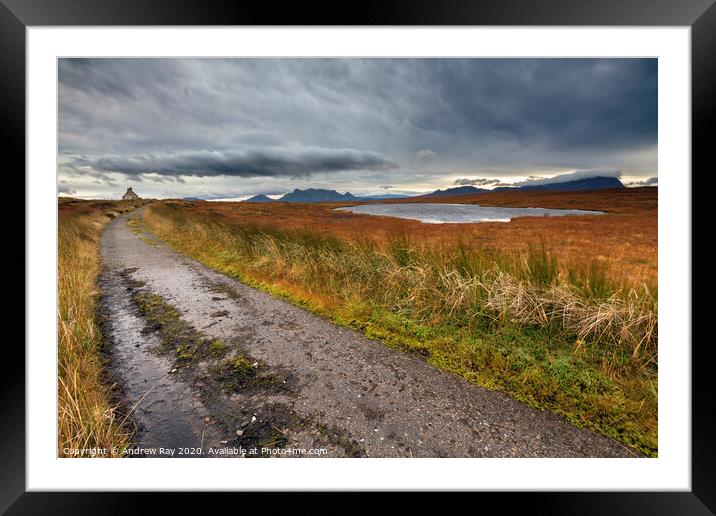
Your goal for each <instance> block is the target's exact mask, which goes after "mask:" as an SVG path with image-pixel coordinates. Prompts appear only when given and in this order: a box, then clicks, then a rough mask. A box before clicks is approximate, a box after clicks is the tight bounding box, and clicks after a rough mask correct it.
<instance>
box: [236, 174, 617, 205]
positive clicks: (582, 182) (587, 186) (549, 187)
mask: <svg viewBox="0 0 716 516" xmlns="http://www.w3.org/2000/svg"><path fill="white" fill-rule="evenodd" d="M604 188H626V187H625V186H624V185H623V184H622V182H621V181H619V179H618V178H616V177H606V176H601V177H589V178H584V179H575V180H573V181H564V182H561V183H559V182H555V183H541V184H525V185H521V186H519V185H518V186H499V187H497V188H494V189H492V190H489V189H487V188H477V187H475V186H456V187H455V188H446V189H445V190H435V191H434V192H432V193H429V194H424V195H420V196H417V197H438V196H445V195H464V194H478V193H489V192H503V191H506V190H537V191H552V192H574V191H578V190H602V189H604ZM405 197H410V196H408V195H400V194H383V195H375V196H366V197H356V196H355V195H353V194H352V193H350V192H346V193H344V194H341V193H338V192H336V191H335V190H326V189H324V188H308V189H306V190H301V189H299V188H296V189H295V190H294V191H293V192H289V193H287V194H285V195H283V196H281V197H279V198H278V199H272V198H270V197H268V196H266V195H263V194H259V195H254V196H253V197H251V198H249V199H246V201H244V202H340V201H359V200H362V201H368V200H379V199H398V198H405Z"/></svg>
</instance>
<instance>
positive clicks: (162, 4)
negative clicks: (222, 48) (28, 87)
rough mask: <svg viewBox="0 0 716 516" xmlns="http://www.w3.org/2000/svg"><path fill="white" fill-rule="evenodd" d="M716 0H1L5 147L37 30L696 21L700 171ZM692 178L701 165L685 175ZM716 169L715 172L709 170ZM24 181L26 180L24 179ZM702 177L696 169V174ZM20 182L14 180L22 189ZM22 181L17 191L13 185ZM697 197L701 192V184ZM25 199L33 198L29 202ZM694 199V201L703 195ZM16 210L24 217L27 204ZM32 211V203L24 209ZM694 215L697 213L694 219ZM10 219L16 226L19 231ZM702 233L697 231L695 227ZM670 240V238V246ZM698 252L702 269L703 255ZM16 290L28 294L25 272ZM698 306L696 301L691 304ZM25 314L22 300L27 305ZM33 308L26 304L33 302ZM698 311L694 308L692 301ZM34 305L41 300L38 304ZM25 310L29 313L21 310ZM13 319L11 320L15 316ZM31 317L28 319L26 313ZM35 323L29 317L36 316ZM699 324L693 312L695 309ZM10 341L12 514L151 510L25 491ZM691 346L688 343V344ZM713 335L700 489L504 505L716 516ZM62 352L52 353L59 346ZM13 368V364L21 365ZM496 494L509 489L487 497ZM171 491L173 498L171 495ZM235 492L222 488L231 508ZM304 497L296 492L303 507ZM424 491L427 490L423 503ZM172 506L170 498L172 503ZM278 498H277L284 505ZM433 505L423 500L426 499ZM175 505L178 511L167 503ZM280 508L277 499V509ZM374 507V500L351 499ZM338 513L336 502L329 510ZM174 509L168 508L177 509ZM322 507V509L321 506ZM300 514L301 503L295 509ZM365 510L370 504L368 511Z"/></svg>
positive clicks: (533, 498) (18, 166) (708, 115)
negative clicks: (350, 0) (279, 1)
mask: <svg viewBox="0 0 716 516" xmlns="http://www.w3.org/2000/svg"><path fill="white" fill-rule="evenodd" d="M715 1H716V0H608V1H597V0H521V1H520V0H490V1H472V2H469V1H460V0H449V1H446V0H442V1H440V2H435V1H430V0H412V1H411V0H391V1H381V2H374V1H367V0H365V1H362V2H360V3H354V4H344V5H340V6H339V5H338V4H336V5H335V6H334V8H332V9H328V8H327V7H325V6H322V5H315V6H311V5H306V4H305V3H290V4H287V5H286V6H281V7H280V8H278V7H277V6H276V5H274V4H271V3H251V4H249V3H238V2H226V1H220V0H217V1H207V0H183V1H181V2H179V1H172V0H144V1H142V0H103V1H99V0H0V77H2V80H0V91H1V92H2V93H1V94H0V113H2V115H1V116H2V128H1V129H0V130H2V131H3V133H4V134H3V136H4V137H3V138H2V140H0V141H2V142H3V147H4V149H5V153H3V154H4V155H5V157H6V160H7V158H10V159H11V163H13V165H9V164H8V165H6V166H7V167H10V166H12V167H14V170H17V171H19V170H24V169H25V59H26V55H25V50H26V48H25V47H26V44H25V30H26V28H27V27H29V26H77V25H79V26H82V25H97V26H111V25H135V26H136V25H143V26H149V25H160V26H161V25H165V26H166V25H187V26H189V25H194V26H196V25H241V26H246V25H447V26H455V25H463V26H464V25H483V26H484V25H544V26H555V25H572V26H690V27H691V44H692V47H691V51H692V55H691V67H692V68H691V73H692V77H691V78H692V169H693V170H701V169H703V170H704V171H705V170H708V168H709V166H712V165H711V163H708V165H707V159H709V158H710V153H709V151H710V147H712V146H713V144H712V142H711V139H710V138H709V137H708V133H709V131H708V129H709V127H710V126H713V125H714V124H713V122H714V113H716V109H715V108H716V58H715V57H714V55H716V44H715V42H716V6H714V2H715ZM684 173H685V174H686V173H690V171H684ZM701 173H705V172H701ZM13 177H14V179H12V178H13ZM691 177H692V184H693V174H692V176H691ZM3 181H4V182H5V183H6V185H5V186H6V188H7V187H9V188H12V189H13V190H14V191H15V192H23V195H22V196H17V195H16V198H17V199H18V202H21V203H22V202H24V198H25V187H24V178H23V179H21V176H20V174H19V173H15V174H10V173H9V172H6V174H5V177H4V178H3ZM13 181H14V184H12V183H13ZM8 183H10V186H8ZM692 192H698V191H694V190H693V187H692ZM20 199H22V200H20ZM692 205H693V201H692ZM15 213H20V211H19V207H18V210H17V211H15ZM23 213H24V209H23ZM692 219H693V217H692ZM5 226H6V227H5V228H4V229H5V231H6V236H9V237H10V239H11V241H12V242H17V247H16V249H23V251H22V252H21V253H20V252H18V251H17V250H16V251H15V252H13V253H9V252H6V253H3V255H2V257H0V262H1V263H2V266H3V267H4V270H6V271H8V270H19V269H20V268H22V269H23V270H25V274H27V270H26V268H25V254H24V253H25V251H24V249H25V247H24V245H23V246H22V247H20V245H19V242H20V241H23V242H24V239H25V227H24V225H23V226H22V227H21V226H20V224H19V223H18V221H13V223H12V224H6V225H5ZM8 226H9V227H8ZM692 234H693V232H692ZM662 244H663V243H662ZM691 253H692V264H693V258H694V257H695V255H694V254H693V249H692V250H691ZM14 277H15V278H14V279H12V278H10V279H9V283H7V284H6V288H10V289H13V290H14V291H15V294H14V298H13V299H17V297H19V296H18V295H17V293H18V292H23V291H24V288H23V287H24V286H21V285H20V284H19V281H20V279H19V275H18V274H15V275H14ZM685 302H689V303H691V300H685ZM15 306H17V307H18V308H15V310H19V306H20V303H19V302H17V303H15ZM22 306H24V303H23V304H22ZM692 306H693V305H692ZM25 309H26V310H32V306H26V307H25ZM18 316H19V314H18ZM8 319H11V317H9V318H8ZM16 319H17V320H19V317H17V318H16ZM25 320H26V319H25ZM692 320H693V316H692ZM18 341H19V340H15V341H14V342H13V343H12V344H11V343H10V341H9V340H8V341H6V342H5V348H6V349H5V350H4V353H3V357H4V361H3V362H4V363H5V367H4V368H3V372H2V374H0V382H1V384H2V391H1V392H0V410H1V411H2V412H1V413H2V416H1V417H0V511H7V513H8V514H64V513H73V514H77V513H82V514H84V513H92V514H109V513H112V514H123V513H130V512H131V513H134V512H138V508H142V507H145V508H146V506H147V503H146V502H147V500H146V498H147V497H148V496H149V495H147V494H137V493H118V492H113V493H91V494H90V493H74V492H73V493H37V492H33V493H26V492H25V491H26V490H25V473H26V467H25V450H26V445H27V443H26V441H25V385H26V384H25V381H26V378H25V367H21V364H23V365H24V364H25V353H24V351H23V350H22V348H21V347H20V346H18V345H17V342H18ZM690 344H691V343H688V342H685V343H684V345H690ZM710 347H711V343H710V342H709V339H706V340H704V341H702V342H698V344H696V345H692V348H691V350H692V462H691V464H692V490H691V491H690V492H643V493H631V492H630V493H626V492H623V493H620V492H616V493H615V492H610V493H596V492H588V493H529V494H515V493H511V494H509V495H508V496H509V502H507V504H506V505H504V506H503V508H510V507H514V505H515V504H518V503H523V502H527V503H529V504H530V506H531V509H530V510H531V511H533V512H537V513H550V514H575V513H578V514H603V513H610V514H642V513H644V514H711V513H712V512H713V511H716V493H715V490H714V486H716V479H715V478H714V471H716V460H715V456H716V446H714V444H715V440H714V436H715V435H716V429H715V428H714V418H713V411H712V410H711V407H712V406H713V401H712V397H713V393H714V389H713V382H712V381H711V376H712V374H711V372H710V369H711V362H710V361H709V360H708V350H709V348H710ZM48 349H51V348H48ZM9 364H13V365H12V366H10V365H9ZM483 496H485V497H497V496H500V497H501V498H502V500H500V503H501V504H505V502H506V501H505V500H504V498H505V496H504V495H497V494H485V495H483ZM165 498H166V497H165ZM225 498H226V497H225V496H223V495H218V496H217V495H213V499H214V500H216V501H218V502H219V503H225V501H226V500H225ZM301 498H302V497H301V496H298V497H296V496H295V495H294V496H293V497H292V498H291V500H292V502H291V503H292V506H300V505H301V504H302V503H303V502H301ZM420 498H421V497H417V499H418V500H420ZM162 503H165V502H164V501H162ZM171 503H179V504H181V505H182V507H183V508H184V509H189V508H191V507H192V506H194V507H196V506H201V507H203V508H205V509H206V508H207V506H206V505H205V503H206V502H204V501H201V500H200V498H199V497H196V496H194V495H191V496H190V495H189V494H188V493H174V494H172V496H171ZM272 503H275V502H272ZM421 503H422V502H421ZM167 507H168V506H167ZM275 507H276V506H275ZM349 507H353V508H357V509H360V507H363V509H364V510H367V509H368V508H369V507H370V504H368V503H365V504H363V503H357V504H353V505H351V504H347V506H346V509H345V510H343V511H342V512H348V510H349ZM328 509H329V510H330V508H328ZM167 510H168V509H167ZM316 510H319V511H320V508H317V507H316V506H315V503H312V504H311V512H316ZM291 512H292V513H295V512H296V510H292V511H291ZM361 512H362V511H361Z"/></svg>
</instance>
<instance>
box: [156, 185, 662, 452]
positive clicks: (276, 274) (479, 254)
mask: <svg viewBox="0 0 716 516" xmlns="http://www.w3.org/2000/svg"><path fill="white" fill-rule="evenodd" d="M648 192H653V191H651V190H649V191H648ZM559 195H560V196H561V197H559V198H558V197H554V198H550V199H545V200H543V202H540V205H546V206H549V203H550V202H552V203H553V204H552V206H550V207H574V206H573V205H571V206H570V205H569V204H570V202H574V201H573V200H572V199H571V198H570V195H569V194H559ZM614 195H616V194H614ZM618 195H620V196H621V197H618V198H616V197H613V194H612V193H607V194H603V197H602V198H599V197H597V196H596V195H595V196H593V197H589V195H588V194H584V193H580V194H579V196H581V197H582V200H583V201H584V200H586V202H585V204H587V205H585V206H583V207H585V208H591V209H604V210H606V211H611V212H612V213H613V215H609V222H608V223H606V224H605V223H604V221H603V220H601V221H599V222H598V223H597V222H595V221H594V220H595V219H597V217H571V219H572V222H573V225H572V226H568V225H566V223H565V221H564V219H557V218H554V219H551V220H548V219H542V218H539V219H521V220H518V221H514V222H513V223H510V224H509V225H504V224H502V225H500V224H480V225H466V226H467V227H466V226H457V225H443V226H442V227H440V228H439V230H438V229H436V228H435V226H431V225H424V224H419V223H412V222H411V221H396V220H394V219H386V218H377V217H366V216H360V215H353V214H346V213H343V212H334V211H332V210H331V208H333V207H334V206H335V205H334V206H316V205H313V206H312V205H283V204H272V206H270V207H266V206H260V205H251V204H243V205H236V204H228V203H227V204H220V203H201V202H197V203H185V202H176V201H174V202H166V203H162V204H155V205H152V206H150V207H149V208H148V209H146V210H145V213H144V222H145V223H146V224H147V226H148V227H149V228H150V229H151V230H152V231H153V232H154V233H155V234H156V235H157V236H159V237H161V238H163V239H164V240H165V241H166V242H168V243H169V244H170V245H172V246H174V247H175V248H177V249H178V250H180V251H182V252H184V253H187V254H189V255H190V256H193V257H194V258H196V259H198V260H200V261H202V262H204V263H205V264H207V265H208V266H210V267H212V268H214V269H216V270H219V271H221V272H223V273H226V274H228V275H230V276H233V277H236V278H238V279H240V280H242V281H244V282H246V283H248V284H251V285H254V286H256V287H258V288H261V289H263V290H265V291H268V292H271V293H273V294H274V295H278V296H281V297H284V298H286V299H288V300H290V301H292V302H294V303H296V304H299V305H301V306H304V307H305V308H308V309H309V310H312V311H313V312H315V313H318V314H321V315H324V316H326V317H329V318H330V319H332V320H334V321H335V322H337V323H339V324H342V325H345V326H349V327H353V328H356V329H358V330H360V331H362V332H364V333H365V334H366V335H367V336H369V337H372V338H377V339H380V340H381V341H383V342H384V343H385V344H387V345H389V346H392V347H396V348H399V349H403V350H407V351H412V352H415V353H418V354H419V355H421V356H423V357H424V358H425V359H426V360H428V361H429V362H430V363H432V364H434V365H435V366H437V367H440V368H442V369H444V370H447V371H451V372H454V373H457V374H459V375H462V376H464V377H465V378H467V379H468V380H470V381H473V382H475V383H478V384H480V385H483V386H486V387H488V388H492V389H499V390H503V391H505V392H508V393H510V394H511V395H512V396H514V397H516V398H518V399H520V400H523V401H525V402H527V403H529V404H531V405H533V406H537V407H542V408H546V409H549V410H552V411H554V412H556V413H559V414H562V415H564V416H565V417H567V418H568V419H569V420H570V421H572V422H574V423H575V424H577V425H579V426H583V427H587V428H591V429H593V430H596V431H599V432H602V433H604V434H606V435H609V436H611V437H614V438H615V439H618V440H620V441H621V442H623V443H625V444H627V445H629V446H631V447H633V448H634V449H636V450H637V451H639V452H641V453H644V454H647V455H656V454H657V376H656V373H657V357H658V352H657V340H658V335H657V307H658V304H657V289H656V264H655V256H656V252H655V249H652V247H651V246H652V243H653V246H654V247H655V235H653V234H652V229H653V230H654V232H655V223H654V224H652V223H651V218H652V217H653V218H654V219H655V213H656V212H655V209H652V208H653V206H655V195H654V196H653V201H654V202H653V203H652V202H651V198H649V196H648V195H645V194H644V193H643V192H634V193H624V194H621V193H620V194H618ZM630 195H631V196H634V197H633V198H629V197H628V196H630ZM615 199H616V200H615ZM479 201H480V202H481V203H485V204H488V203H489V202H496V203H497V202H502V201H500V200H499V199H497V200H495V199H492V201H491V200H490V198H489V196H482V197H481V198H480V199H479ZM519 202H529V201H524V200H521V199H519V198H516V197H515V198H512V199H511V202H510V204H512V205H518V204H519ZM559 203H562V204H563V205H564V204H566V205H564V206H555V205H554V204H559ZM535 204H536V203H535ZM376 219H377V220H378V221H379V224H378V222H376ZM640 220H641V221H642V222H644V224H642V225H641V226H635V225H634V223H635V222H636V221H640ZM596 224H602V225H606V226H608V227H610V228H611V229H612V232H611V233H610V234H609V237H608V238H604V239H595V237H594V236H592V240H590V237H589V235H590V234H591V235H595V234H596V235H598V234H599V231H600V230H598V229H596V228H597V226H596ZM629 224H632V229H631V231H629V229H628V227H629ZM478 226H479V227H478ZM516 227H517V228H522V232H521V233H520V234H519V235H518V234H517V233H515V231H516V229H515V228H516ZM545 228H546V229H547V230H548V231H546V232H541V230H543V229H545ZM500 232H502V238H500V236H499V235H500ZM545 235H549V236H547V237H545ZM610 246H611V247H610ZM634 249H637V250H638V251H639V252H638V253H636V254H632V253H634ZM602 256H608V257H609V259H601V258H600V257H602ZM635 257H639V259H638V260H637V259H634V258H635ZM644 257H646V258H644ZM652 260H653V261H652Z"/></svg>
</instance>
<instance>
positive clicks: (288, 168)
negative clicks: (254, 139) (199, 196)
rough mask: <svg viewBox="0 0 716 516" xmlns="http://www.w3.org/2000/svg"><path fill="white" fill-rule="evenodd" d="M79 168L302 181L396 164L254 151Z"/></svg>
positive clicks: (369, 155) (325, 153) (118, 160)
mask: <svg viewBox="0 0 716 516" xmlns="http://www.w3.org/2000/svg"><path fill="white" fill-rule="evenodd" d="M71 164H72V165H74V166H75V167H76V168H80V167H88V168H90V169H91V170H93V171H100V172H119V173H122V174H127V175H139V176H143V175H145V174H159V175H169V176H172V175H177V176H200V177H201V176H235V177H264V176H289V177H301V176H307V175H310V174H313V173H320V172H336V171H341V170H389V169H392V168H397V166H398V165H397V164H395V163H394V162H393V161H391V160H389V159H387V158H384V157H383V156H380V155H379V154H376V153H374V152H364V151H357V150H354V149H318V148H303V149H260V150H250V151H189V152H177V153H168V154H149V155H144V156H121V155H117V156H96V157H95V156H92V157H86V156H85V157H76V158H73V159H72V161H71Z"/></svg>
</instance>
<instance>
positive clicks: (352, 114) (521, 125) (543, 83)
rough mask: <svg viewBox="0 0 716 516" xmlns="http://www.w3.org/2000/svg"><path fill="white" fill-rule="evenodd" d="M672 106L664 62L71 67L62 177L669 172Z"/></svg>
mask: <svg viewBox="0 0 716 516" xmlns="http://www.w3.org/2000/svg"><path fill="white" fill-rule="evenodd" d="M657 96H658V88H657V60H655V59H60V61H59V106H58V107H59V135H58V136H59V143H58V152H59V159H58V161H59V166H58V176H59V179H60V180H62V181H65V183H63V184H64V185H65V188H66V189H67V188H69V189H72V190H74V191H76V192H77V193H78V194H79V195H85V196H88V195H98V194H103V195H104V194H106V195H116V192H115V190H117V189H118V187H119V186H121V183H122V182H125V181H130V182H131V181H142V188H143V189H146V195H153V196H157V197H164V196H181V195H206V196H209V195H221V193H222V192H231V193H234V194H236V193H241V194H242V195H244V194H246V195H249V194H253V193H258V192H263V191H276V192H281V191H288V190H291V189H292V188H293V187H307V186H317V187H330V188H336V189H338V190H341V191H345V190H351V191H354V193H358V194H360V193H371V192H373V191H378V190H379V189H380V186H381V185H385V184H390V185H394V186H395V188H398V189H401V190H405V191H408V190H411V191H413V190H415V191H426V190H430V189H435V188H442V187H445V186H448V185H451V184H453V183H454V182H455V181H456V180H461V179H462V178H469V177H478V176H479V178H482V179H485V180H493V182H492V183H489V184H493V185H494V184H499V181H509V180H510V178H511V177H512V178H525V177H528V176H531V175H536V176H540V177H542V176H545V175H546V176H551V175H554V174H555V173H556V171H575V170H594V169H610V170H621V171H623V172H624V174H625V175H628V176H630V177H636V178H639V177H644V178H646V177H654V176H655V175H656V173H657V170H656V162H657V159H656V156H657ZM94 181H99V182H100V184H101V186H97V187H95V186H93V185H96V183H94ZM476 184H477V183H476ZM485 184H488V183H485ZM120 189H121V188H120ZM120 193H121V192H120Z"/></svg>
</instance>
